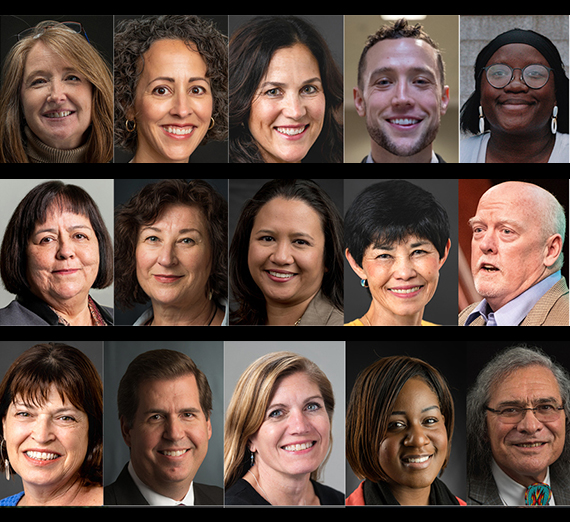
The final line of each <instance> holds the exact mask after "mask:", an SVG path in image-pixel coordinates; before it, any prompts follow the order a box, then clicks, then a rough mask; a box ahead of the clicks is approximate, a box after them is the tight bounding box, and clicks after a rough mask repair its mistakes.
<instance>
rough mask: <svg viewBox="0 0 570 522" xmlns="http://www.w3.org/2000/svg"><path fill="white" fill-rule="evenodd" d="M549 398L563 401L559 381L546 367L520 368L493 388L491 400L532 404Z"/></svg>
mask: <svg viewBox="0 0 570 522" xmlns="http://www.w3.org/2000/svg"><path fill="white" fill-rule="evenodd" d="M547 398H555V399H557V400H559V401H561V397H560V387H559V386H558V381H557V380H556V377H554V374H553V373H552V372H551V371H550V370H549V369H548V368H545V367H544V366H528V367H526V368H520V369H518V370H515V371H514V372H512V373H511V374H509V375H507V376H506V377H503V378H502V379H500V380H499V381H498V382H496V383H495V384H494V385H493V386H492V387H491V400H492V401H494V402H508V401H517V402H532V401H533V400H538V399H547Z"/></svg>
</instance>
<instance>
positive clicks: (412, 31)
mask: <svg viewBox="0 0 570 522" xmlns="http://www.w3.org/2000/svg"><path fill="white" fill-rule="evenodd" d="M402 38H413V39H415V40H421V41H423V42H426V43H427V44H429V45H430V46H431V47H433V49H434V50H435V52H436V55H437V64H438V67H439V72H440V79H441V85H442V86H444V85H445V63H444V61H443V56H442V54H441V49H440V47H439V45H438V44H437V43H436V42H435V41H434V40H433V39H432V37H431V36H430V35H429V34H427V33H426V32H425V31H424V29H423V26H422V25H421V24H416V25H411V24H409V23H408V21H407V20H406V19H405V18H402V19H401V20H398V21H396V22H394V23H393V24H390V25H385V26H383V27H382V28H381V29H380V30H379V31H378V32H377V33H376V34H373V35H372V36H370V37H369V38H368V41H367V43H366V46H365V47H364V50H363V51H362V55H361V57H360V62H359V64H358V87H359V89H360V90H362V89H363V88H364V85H363V81H364V71H365V70H366V67H367V60H366V58H367V56H368V51H370V49H372V47H374V46H375V45H376V44H377V43H378V42H382V41H383V40H400V39H402Z"/></svg>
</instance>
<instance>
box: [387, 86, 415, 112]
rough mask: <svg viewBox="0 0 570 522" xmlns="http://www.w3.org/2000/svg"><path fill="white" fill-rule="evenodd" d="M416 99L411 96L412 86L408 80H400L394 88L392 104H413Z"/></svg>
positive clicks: (395, 105)
mask: <svg viewBox="0 0 570 522" xmlns="http://www.w3.org/2000/svg"><path fill="white" fill-rule="evenodd" d="M413 104H414V99H413V98H412V97H411V96H410V88H409V85H408V82H407V81H399V82H398V83H397V85H396V88H395V90H394V97H393V98H392V105H394V107H401V106H411V105H413Z"/></svg>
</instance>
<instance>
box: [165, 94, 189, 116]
mask: <svg viewBox="0 0 570 522" xmlns="http://www.w3.org/2000/svg"><path fill="white" fill-rule="evenodd" d="M192 112H193V111H192V103H191V101H190V99H189V98H188V96H187V94H186V92H183V91H182V92H179V93H177V94H176V95H175V96H174V98H173V102H172V109H171V111H170V114H171V115H172V116H178V117H179V118H186V117H188V116H189V115H190V114H192Z"/></svg>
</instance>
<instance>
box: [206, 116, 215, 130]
mask: <svg viewBox="0 0 570 522" xmlns="http://www.w3.org/2000/svg"><path fill="white" fill-rule="evenodd" d="M215 126H216V120H214V118H212V124H211V125H210V128H209V129H208V130H209V131H211V130H212V129H213V128H214V127H215Z"/></svg>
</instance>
